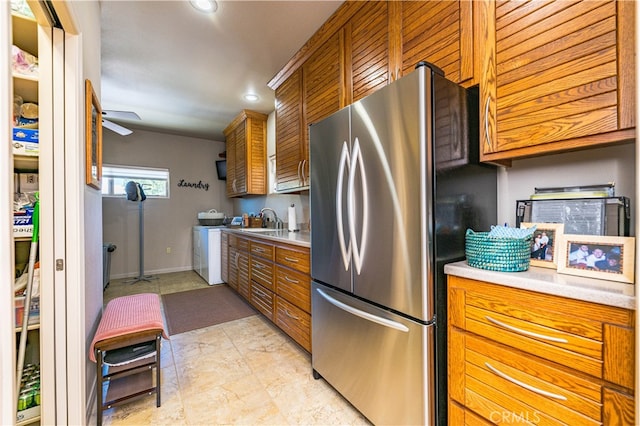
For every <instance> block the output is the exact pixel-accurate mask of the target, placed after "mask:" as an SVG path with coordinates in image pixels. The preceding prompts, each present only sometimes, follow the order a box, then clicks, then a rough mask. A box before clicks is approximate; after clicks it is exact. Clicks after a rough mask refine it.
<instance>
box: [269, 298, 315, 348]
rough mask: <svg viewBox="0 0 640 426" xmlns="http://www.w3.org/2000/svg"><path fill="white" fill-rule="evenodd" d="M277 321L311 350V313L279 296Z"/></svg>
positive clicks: (291, 335) (286, 331)
mask: <svg viewBox="0 0 640 426" xmlns="http://www.w3.org/2000/svg"><path fill="white" fill-rule="evenodd" d="M275 322H276V324H277V325H278V327H280V328H281V329H282V330H283V331H284V332H285V333H287V334H288V335H289V336H290V337H291V338H292V339H293V340H295V341H296V342H297V343H298V344H299V345H300V346H302V347H303V348H305V349H306V350H307V351H309V352H311V315H309V314H308V313H306V312H305V311H303V310H302V309H300V308H298V307H297V306H295V305H292V304H291V303H289V302H287V301H286V300H284V299H283V298H282V297H280V296H278V297H277V302H276V320H275Z"/></svg>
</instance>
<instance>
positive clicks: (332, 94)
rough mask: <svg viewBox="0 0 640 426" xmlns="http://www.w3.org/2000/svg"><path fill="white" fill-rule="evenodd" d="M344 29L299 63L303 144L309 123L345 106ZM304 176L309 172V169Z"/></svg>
mask: <svg viewBox="0 0 640 426" xmlns="http://www.w3.org/2000/svg"><path fill="white" fill-rule="evenodd" d="M342 46H343V31H338V32H336V33H335V34H334V35H333V36H332V37H331V38H329V40H327V41H326V42H325V43H324V44H323V45H322V46H321V47H320V48H319V49H318V50H317V51H316V52H315V53H314V54H313V55H311V56H310V57H309V59H307V61H306V62H305V63H304V65H303V67H302V72H303V77H302V82H303V86H304V95H303V96H304V111H305V123H304V133H305V137H304V140H305V144H306V145H307V146H308V144H309V130H308V126H309V124H313V123H317V122H318V121H320V120H322V119H323V118H326V117H327V116H329V115H331V114H333V113H334V112H336V111H338V110H339V109H340V108H341V107H343V106H345V105H346V103H345V101H344V89H343V87H344V84H343V78H342V65H341V64H342V61H341V60H340V58H341V55H342V51H343V50H342ZM307 167H308V163H307ZM305 176H309V174H308V172H307V173H305Z"/></svg>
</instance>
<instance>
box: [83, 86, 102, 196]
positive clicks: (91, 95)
mask: <svg viewBox="0 0 640 426" xmlns="http://www.w3.org/2000/svg"><path fill="white" fill-rule="evenodd" d="M85 132H86V133H85V145H86V184H87V185H89V186H91V187H93V188H95V189H100V188H101V182H102V108H101V107H100V101H99V100H98V97H97V96H96V93H95V91H94V90H93V85H92V84H91V81H90V80H89V79H87V80H85Z"/></svg>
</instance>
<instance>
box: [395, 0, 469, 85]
mask: <svg viewBox="0 0 640 426" xmlns="http://www.w3.org/2000/svg"><path fill="white" fill-rule="evenodd" d="M473 3H474V2H469V1H441V2H430V1H428V2H424V1H403V2H398V4H397V5H394V7H396V6H398V7H400V8H401V11H400V12H399V13H396V14H395V15H399V16H396V17H395V19H401V21H402V23H401V49H402V50H401V51H402V65H401V70H400V72H401V74H400V75H406V74H408V73H410V72H411V71H413V69H414V68H415V66H416V64H417V63H418V62H420V61H428V62H430V63H432V64H434V65H436V66H438V67H439V68H441V69H442V70H443V71H444V74H445V76H446V77H447V78H448V79H449V80H452V81H455V82H456V83H462V82H467V85H471V84H475V80H474V79H473V77H474V56H473V51H474V46H473V30H472V29H473V13H472V7H474V6H473Z"/></svg>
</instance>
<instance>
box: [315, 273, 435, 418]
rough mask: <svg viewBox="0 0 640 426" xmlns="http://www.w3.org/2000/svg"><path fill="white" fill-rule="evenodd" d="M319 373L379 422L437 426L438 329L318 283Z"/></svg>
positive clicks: (317, 364) (367, 414) (316, 291)
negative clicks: (435, 344)
mask: <svg viewBox="0 0 640 426" xmlns="http://www.w3.org/2000/svg"><path fill="white" fill-rule="evenodd" d="M312 317H313V321H312V341H313V354H312V364H313V369H314V370H315V371H316V372H317V373H318V374H320V375H321V376H322V377H323V378H324V379H325V380H326V381H327V382H328V383H329V384H331V385H332V386H333V387H334V388H335V389H336V390H337V391H338V392H340V393H341V394H342V395H343V396H344V397H345V398H346V399H347V400H348V401H349V402H351V404H353V405H354V406H355V407H356V408H357V409H358V410H359V411H360V412H361V413H362V414H364V415H365V416H366V417H367V418H368V419H369V420H370V421H372V422H373V423H374V424H380V425H383V424H406V425H412V424H416V425H417V424H420V425H423V424H434V422H435V413H434V408H433V407H434V403H435V394H434V392H435V388H434V384H433V383H434V375H433V368H434V367H433V356H434V354H433V347H434V342H433V339H434V335H433V332H434V330H433V329H434V326H433V325H430V326H427V325H423V324H420V323H416V322H413V321H410V320H408V319H406V318H403V317H401V316H399V315H396V314H393V313H391V312H388V311H385V310H383V309H380V308H377V307H375V306H373V305H370V304H368V303H365V302H363V301H361V300H359V299H355V298H353V297H351V296H348V295H346V294H344V293H342V292H339V291H336V290H334V289H331V288H329V287H326V286H324V285H322V284H319V283H316V282H313V283H312Z"/></svg>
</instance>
